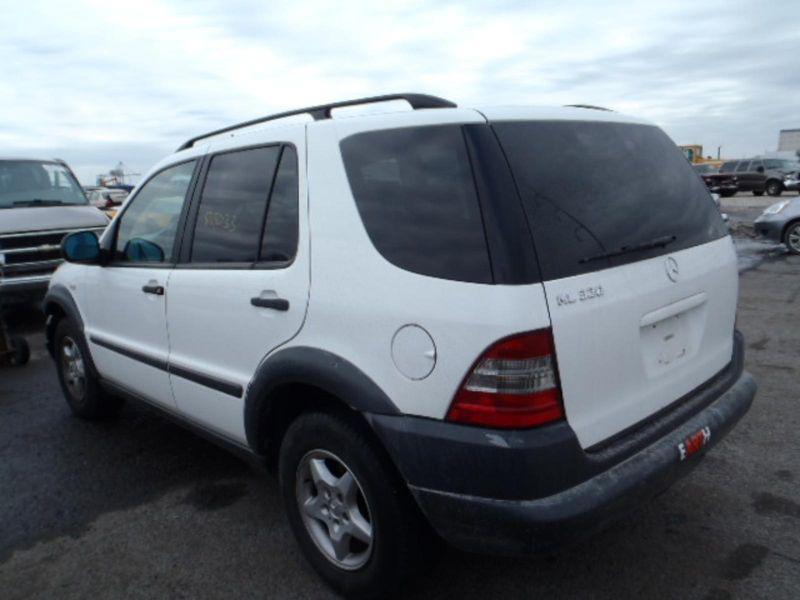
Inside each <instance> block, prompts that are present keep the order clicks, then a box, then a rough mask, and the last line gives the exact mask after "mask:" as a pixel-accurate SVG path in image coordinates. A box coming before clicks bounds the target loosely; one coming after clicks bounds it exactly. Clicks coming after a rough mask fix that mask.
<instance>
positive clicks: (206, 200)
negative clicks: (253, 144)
mask: <svg viewBox="0 0 800 600" xmlns="http://www.w3.org/2000/svg"><path fill="white" fill-rule="evenodd" d="M279 155H280V146H269V147H265V148H253V149H249V150H240V151H237V152H226V153H225V154H218V155H216V156H214V157H213V158H212V159H211V163H210V165H209V167H208V174H207V176H206V181H205V185H204V186H203V192H202V194H201V196H200V206H199V209H198V211H197V220H196V222H195V230H194V238H193V241H192V253H191V262H193V263H252V262H255V261H256V259H257V254H258V248H259V244H260V238H261V228H262V224H263V223H264V215H265V211H266V209H267V198H268V197H269V191H270V187H271V186H272V179H273V176H274V174H275V168H276V166H277V164H278V157H279Z"/></svg>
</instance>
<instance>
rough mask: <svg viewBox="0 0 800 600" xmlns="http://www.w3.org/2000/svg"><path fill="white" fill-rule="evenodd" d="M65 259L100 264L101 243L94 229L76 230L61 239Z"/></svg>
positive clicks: (86, 263)
mask: <svg viewBox="0 0 800 600" xmlns="http://www.w3.org/2000/svg"><path fill="white" fill-rule="evenodd" d="M61 255H62V256H63V257H64V260H66V261H67V262H71V263H81V264H84V265H98V264H100V255H101V252H100V243H99V241H98V240H97V234H96V233H95V232H94V231H76V232H75V233H70V234H69V235H67V236H66V237H65V238H64V239H63V240H61Z"/></svg>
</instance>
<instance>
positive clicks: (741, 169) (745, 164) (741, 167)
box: [736, 160, 750, 173]
mask: <svg viewBox="0 0 800 600" xmlns="http://www.w3.org/2000/svg"><path fill="white" fill-rule="evenodd" d="M749 168H750V161H749V160H743V161H742V162H740V163H739V164H738V165H737V166H736V172H737V173H745V172H747V171H748V170H749Z"/></svg>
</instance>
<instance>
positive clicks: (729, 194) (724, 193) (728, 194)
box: [719, 190, 736, 198]
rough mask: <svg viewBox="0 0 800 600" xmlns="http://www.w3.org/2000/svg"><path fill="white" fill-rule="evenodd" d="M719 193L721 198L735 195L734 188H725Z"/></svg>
mask: <svg viewBox="0 0 800 600" xmlns="http://www.w3.org/2000/svg"><path fill="white" fill-rule="evenodd" d="M719 195H720V196H722V197H723V198H730V197H731V196H735V195H736V190H726V191H724V192H720V193H719Z"/></svg>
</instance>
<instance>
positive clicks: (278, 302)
mask: <svg viewBox="0 0 800 600" xmlns="http://www.w3.org/2000/svg"><path fill="white" fill-rule="evenodd" d="M250 304H252V305H253V306H257V307H258V308H271V309H272V310H280V311H287V310H289V301H288V300H286V299H285V298H262V297H261V296H256V297H255V298H250Z"/></svg>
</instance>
